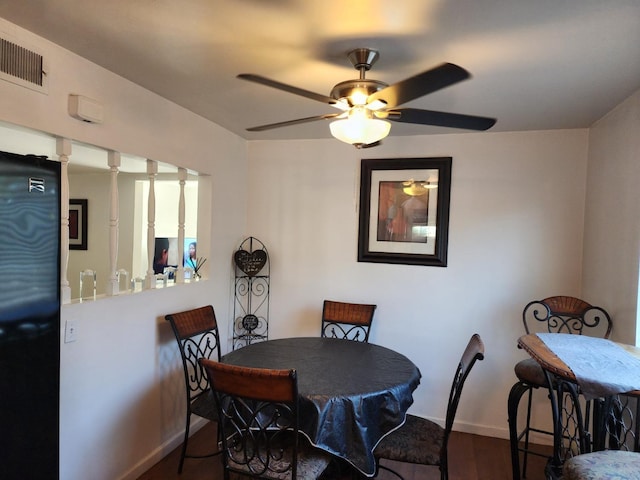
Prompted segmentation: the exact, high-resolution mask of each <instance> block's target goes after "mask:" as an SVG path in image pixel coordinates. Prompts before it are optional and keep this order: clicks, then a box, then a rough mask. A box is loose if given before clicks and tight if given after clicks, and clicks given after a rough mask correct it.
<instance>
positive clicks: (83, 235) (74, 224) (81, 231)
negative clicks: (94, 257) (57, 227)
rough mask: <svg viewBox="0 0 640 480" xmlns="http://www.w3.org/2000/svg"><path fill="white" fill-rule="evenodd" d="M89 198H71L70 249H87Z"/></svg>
mask: <svg viewBox="0 0 640 480" xmlns="http://www.w3.org/2000/svg"><path fill="white" fill-rule="evenodd" d="M87 203H88V202H87V200H86V199H78V198H72V199H70V200H69V250H87V227H88V225H87V214H88V210H87Z"/></svg>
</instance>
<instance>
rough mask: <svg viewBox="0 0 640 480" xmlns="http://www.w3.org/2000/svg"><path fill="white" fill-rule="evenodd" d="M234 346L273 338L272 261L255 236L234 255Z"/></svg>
mask: <svg viewBox="0 0 640 480" xmlns="http://www.w3.org/2000/svg"><path fill="white" fill-rule="evenodd" d="M233 259H234V264H235V289H234V305H233V346H232V347H233V349H234V350H236V349H237V348H241V347H244V346H246V345H250V344H252V343H256V342H262V341H265V340H267V339H268V338H269V293H270V264H269V253H268V252H267V249H266V247H265V245H264V244H263V243H262V242H261V241H260V240H258V239H257V238H255V237H248V238H246V239H245V240H243V241H242V243H241V244H240V247H239V248H238V250H236V252H235V254H234V257H233Z"/></svg>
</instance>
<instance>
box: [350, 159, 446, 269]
mask: <svg viewBox="0 0 640 480" xmlns="http://www.w3.org/2000/svg"><path fill="white" fill-rule="evenodd" d="M450 197H451V157H437V158H401V159H366V160H362V161H361V170H360V219H359V232H358V261H359V262H374V263H399V264H407V265H429V266H435V267H446V266H447V246H448V233H449V202H450Z"/></svg>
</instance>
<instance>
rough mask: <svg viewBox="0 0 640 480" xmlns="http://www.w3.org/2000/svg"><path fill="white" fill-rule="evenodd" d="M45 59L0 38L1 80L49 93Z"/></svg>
mask: <svg viewBox="0 0 640 480" xmlns="http://www.w3.org/2000/svg"><path fill="white" fill-rule="evenodd" d="M46 77H47V74H46V71H45V64H44V57H43V56H42V55H40V54H39V53H37V52H34V51H32V50H29V49H27V48H25V47H21V46H20V45H18V44H16V43H14V42H11V41H9V40H7V39H6V38H2V37H0V79H3V80H7V81H9V82H11V83H15V84H18V85H21V86H23V87H27V88H31V89H33V90H36V91H38V92H42V93H46V92H47V82H46V79H47V78H46Z"/></svg>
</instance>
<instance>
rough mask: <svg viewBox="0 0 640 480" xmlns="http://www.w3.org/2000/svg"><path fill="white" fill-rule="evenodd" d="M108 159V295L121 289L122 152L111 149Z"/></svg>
mask: <svg viewBox="0 0 640 480" xmlns="http://www.w3.org/2000/svg"><path fill="white" fill-rule="evenodd" d="M107 161H108V164H109V168H110V169H111V194H110V197H109V199H110V201H111V205H110V210H109V279H108V281H107V295H117V294H118V293H119V291H120V286H119V285H118V277H117V275H116V270H117V268H118V224H119V218H120V211H119V210H120V209H119V198H118V169H119V168H120V153H118V152H114V151H112V150H110V151H109V152H108V156H107Z"/></svg>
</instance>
